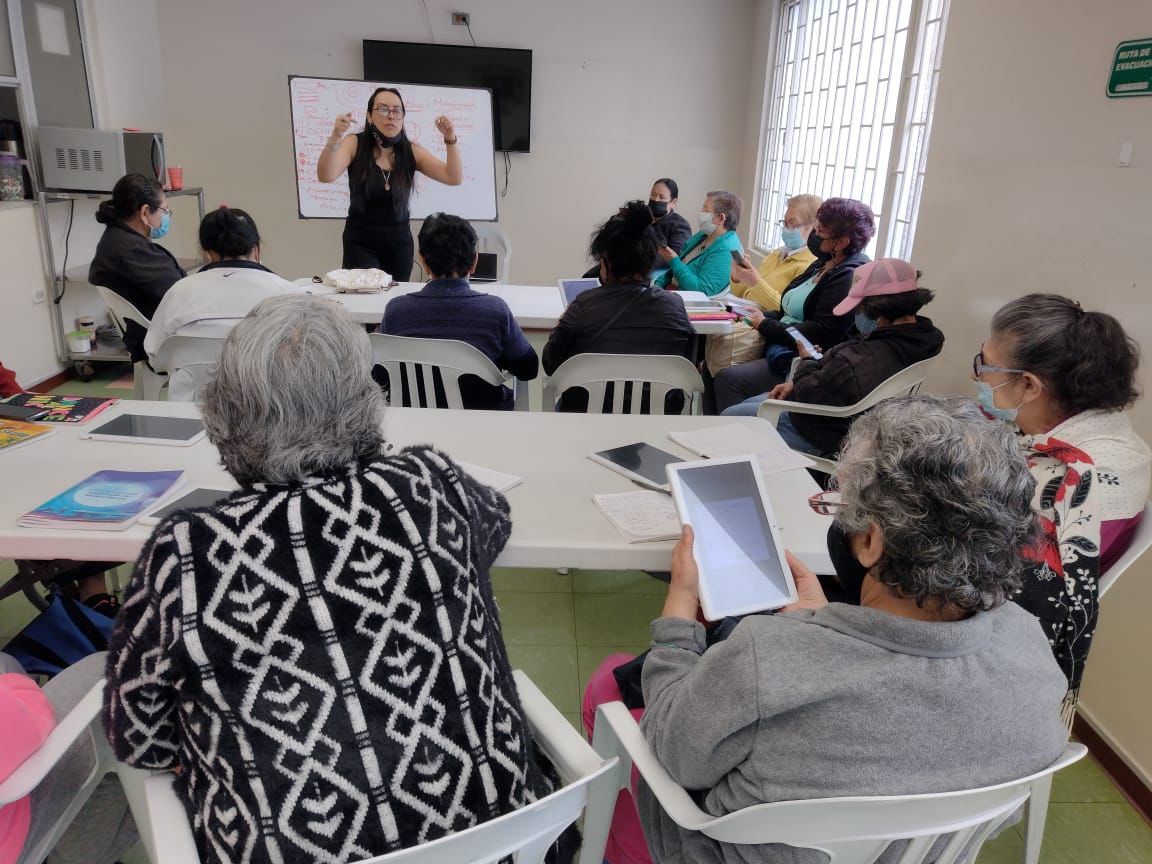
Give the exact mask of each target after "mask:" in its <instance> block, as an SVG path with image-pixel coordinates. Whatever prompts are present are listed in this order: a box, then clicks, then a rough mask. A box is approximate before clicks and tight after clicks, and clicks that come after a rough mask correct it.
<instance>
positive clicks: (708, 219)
mask: <svg viewBox="0 0 1152 864" xmlns="http://www.w3.org/2000/svg"><path fill="white" fill-rule="evenodd" d="M715 215H716V214H715V213H708V212H705V211H703V210H701V211H700V230H701V231H703V232H704V233H705V234H711V233H713V232H714V231H715V230H716V229H717V228H719V227H720V226H719V225H717V224H716V223H715V222H713V221H712V217H713V216H715Z"/></svg>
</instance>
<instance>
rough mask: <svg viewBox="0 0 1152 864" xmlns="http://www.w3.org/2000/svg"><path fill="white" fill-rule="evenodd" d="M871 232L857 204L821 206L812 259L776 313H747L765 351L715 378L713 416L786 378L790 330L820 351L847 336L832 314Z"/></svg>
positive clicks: (792, 349)
mask: <svg viewBox="0 0 1152 864" xmlns="http://www.w3.org/2000/svg"><path fill="white" fill-rule="evenodd" d="M875 232H876V217H875V216H874V215H873V213H872V208H871V207H869V206H868V205H867V204H865V203H864V202H862V201H856V200H854V199H852V198H829V199H828V200H826V201H825V202H824V203H823V204H821V205H820V209H819V210H817V211H816V227H815V228H813V229H812V233H811V234H809V235H808V248H809V250H811V252H812V254H813V255H815V256H816V260H815V261H814V262H813V263H812V264H811V265H809V267H808V269H807V270H805V271H804V272H803V273H801V274H800V275H799V276H798V277H796V278H795V279H794V280H792V282H790V283H789V284H788V287H787V288H785V289H784V294H783V295H782V297H781V302H780V311H779V312H769V313H767V314H760V313H758V312H755V311H753V312H752V313H751V314H749V316H748V322H749V323H750V324H751V325H752V326H753V327H755V328H756V329H757V330H758V331H759V332H760V335H761V336H763V337H764V341H765V342H767V343H768V351H767V354H766V356H765V357H764V359H762V360H752V361H750V362H748V363H741V364H739V365H738V366H732V367H730V368H728V369H724V370H723V371H721V372H720V374H719V375H717V376H716V381H715V385H714V395H715V399H716V410H717V412H720V413H723V412H724V411H725V409H727V408H730V407H732V406H734V405H738V404H740V403H741V402H743V401H745V400H746V399H750V398H751V397H754V396H758V395H760V394H766V393H767V392H768V391H769V390H771V389H772V388H773V387H775V386H776V385H777V384H779V383H780V382H782V381H783V380H784V379H785V378H786V377H787V376H788V369H789V367H790V366H791V364H792V359H793V358H794V357H796V355H797V352H798V345H797V343H796V340H795V339H794V338H793V337H792V336H791V335H790V334H789V333H788V329H789V328H792V327H794V328H795V329H796V330H798V331H800V333H802V334H803V335H804V337H805V338H806V339H807V340H808V341H809V342H811V343H812V344H813V345H819V346H822V347H823V348H825V349H828V348H831V347H832V346H833V345H837V344H839V343H840V342H843V341H844V340H845V339H846V338H847V337H848V332H849V330H851V329H852V316H851V315H837V314H836V312H835V309H836V306H837V305H839V303H840V302H841V301H842V300H843V299H844V298H845V297H847V296H848V289H849V288H851V287H852V274H853V271H855V269H856V268H857V267H859V266H860V265H861V264H865V263H867V262H868V261H869V260H870V259H869V258H868V256H867V255H865V254H864V248H865V247H866V246H867V245H868V243H869V242H870V241H871V240H872V235H873V234H874V233H875Z"/></svg>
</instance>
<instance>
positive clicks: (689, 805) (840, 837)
mask: <svg viewBox="0 0 1152 864" xmlns="http://www.w3.org/2000/svg"><path fill="white" fill-rule="evenodd" d="M592 746H593V747H594V748H595V750H596V752H597V753H599V754H600V755H601V756H602V757H603V758H605V759H611V758H613V757H616V758H618V759H619V760H620V762H619V764H618V765H617V767H616V774H615V776H616V778H617V780H618V781H619V784H620V787H619V788H620V789H628V788H630V786H631V777H632V766H633V765H635V767H636V768H637V770H639V772H640V775H641V776H642V777H643V778H644V781H645V783H647V785H648V787H649V789H651V791H652V793H653V794H654V795H655V797H656V799H657V801H659V803H660V806H661V807H662V808H663V810H664V812H665V813H666V814H667V815H668V816H669V817H671V818H672V820H673V821H674V822H676V824H677V825H679V826H680V827H682V828H684V829H686V830H689V831H699V832H701V833H703V834H705V835H707V836H708V837H711V838H712V839H714V840H717V841H720V842H724V843H742V844H749V843H783V844H787V845H789V846H798V847H801V848H814V849H819V850H821V851H823V852H825V853H826V854H828V855H829V856H830V858H831V862H832V864H871V862H874V861H875V860H876V859H877V857H879V855H880V854H881V853H882V852H883V851H884V850H885V849H886V848H887V847H888V845H889V844H890V843H892V842H894V841H899V840H910V841H911V842H910V843H909V844H908V846H907V848H906V849H905V850H904V853H903V854H902V855H901V857H900V858H899V859H898V864H923V862H924V861H925V859H926V857H927V855H928V853H929V852H930V850H931V849H932V846H933V844H935V843H936V841H937V840H938V839H939V838H940V837H941V836H944V835H949V834H951V835H952V838H951V839H950V840H949V841H948V843H947V844H946V845H945V847H944V850H943V852H941V853H940V855H939V857H937V858H936V859H935V861H936V864H955V862H957V861H958V860H960V859H959V856H960V855H961V853H962V852H964V851H965V850H966V849H969V847H970V844H971V847H970V848H971V852H972V853H973V858H974V857H975V853H976V852H978V851H979V849H980V847H981V846H982V845H983V844H984V841H985V840H987V839H988V837H989V836H990V835H991V834H992V832H993V831H995V830H996V829H997V828H998V827H1000V826H1001V825H1002V824H1003V823H1004V821H1005V820H1007V819H1008V818H1009V817H1010V816H1011V815H1012V814H1013V813H1015V812H1016V810H1018V809H1019V808H1020V806H1021V805H1022V804H1024V802H1025V801H1027V800H1028V795H1029V791H1030V789H1031V787H1032V783H1033V781H1034V780H1035V779H1036V778H1038V777H1051V775H1052V774H1053V773H1054V772H1056V771H1059V770H1060V769H1061V768H1064V767H1065V766H1068V765H1071V764H1072V763H1073V762H1076V761H1077V760H1079V759H1081V758H1083V756H1084V754H1085V753H1087V752H1088V750H1087V748H1086V747H1085V746H1084V745H1083V744H1077V743H1070V744H1068V746H1067V747H1066V748H1065V749H1064V753H1063V754H1062V755H1061V756H1060V758H1059V759H1057V760H1056V761H1055V762H1053V763H1052V764H1051V765H1049V766H1048V767H1047V768H1045V769H1043V770H1042V771H1038V772H1036V773H1035V774H1031V775H1029V776H1027V777H1021V778H1020V779H1019V780H1012V781H1009V782H1007V783H1000V784H997V785H995V786H986V787H984V788H982V789H965V790H961V791H958V792H938V793H933V794H928V795H887V796H877V797H853V798H824V799H815V800H807V801H780V802H777V803H774V804H757V805H755V806H752V807H746V808H744V809H743V810H737V811H735V812H733V813H728V814H727V815H724V816H713V815H711V814H710V813H706V812H704V811H703V810H701V809H700V808H699V807H698V806H697V805H696V802H695V801H694V800H693V799H692V797H691V796H690V795H689V794H688V793H687V792H686V791H685V790H684V789H683V788H682V787H680V786H679V785H678V784H677V783H676V782H675V781H674V780H672V778H671V777H669V776H668V772H666V771H665V770H664V768H663V767H662V766H661V765H660V763H659V761H658V760H657V759H656V757H655V756H654V755H653V753H652V751H651V749H650V748H649V747H648V742H647V741H646V740H645V739H644V735H643V733H641V731H640V727H639V726H638V725H637V724H636V721H635V720H634V719H633V718H632V715H631V713H629V711H628V709H627V708H625V707H624V704H623V703H622V702H610V703H607V704H604V705H601V706H599V708H598V709H597V716H596V732H595V735H594V738H593V741H592ZM614 805H615V796H610V797H609V799H608V801H607V802H602V801H599V800H598V801H595V802H593V803H592V805H590V807H589V810H588V817H589V818H590V819H592V820H593V824H594V825H595V826H596V827H597V828H599V827H600V826H601V824H602V823H601V820H600V814H599V812H598V809H599V808H600V807H606V808H607V809H608V810H609V812H611V809H612V808H613V807H614ZM1044 805H1045V806H1047V801H1045V802H1044ZM605 839H606V838H605ZM584 842H585V843H589V842H591V843H593V844H595V845H596V848H601V849H603V845H600V844H601V843H602V841H601V838H600V837H599V835H596V836H592V835H591V829H589V828H585V831H584ZM598 860H599V859H595V858H592V857H588V858H585V857H584V856H583V855H581V858H580V864H591V862H593V861H598Z"/></svg>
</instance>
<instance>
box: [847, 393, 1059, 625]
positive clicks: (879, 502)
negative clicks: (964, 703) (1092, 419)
mask: <svg viewBox="0 0 1152 864" xmlns="http://www.w3.org/2000/svg"><path fill="white" fill-rule="evenodd" d="M836 479H837V483H838V485H839V487H840V493H841V499H842V500H843V502H844V506H843V508H841V510H840V512H839V513H838V514H837V515H836V521H837V522H838V523H839V525H840V527H842V528H843V529H844V530H845V531H847V532H849V533H862V532H864V531H867V530H868V527H869V525H872V524H875V525H876V526H878V527H879V528H880V530H881V531H882V532H883V536H884V554H883V555H882V556H881V558H880V560H879V562H877V565H876V566H875V567H874V568H873V570H872V575H873V577H874V578H876V579H877V580H878V581H879V582H881V583H882V584H884V585H887V586H888V587H889V589H890V590H891V591H892V592H893V593H894V594H895V595H896V596H897V597H910V598H914V599H915V600H916V603H917V605H919V606H924V605H925V603H926V602H932V603H941V604H947V605H951V606H953V607H955V608H958V609H962V610H965V611H975V610H978V609H984V610H987V609H994V608H996V607H997V606H999V605H1001V604H1002V603H1004V602H1005V601H1007V600H1008V599H1009V598H1010V597H1011V596H1012V595H1013V594H1014V593H1015V592H1016V591H1017V589H1018V588H1019V587H1020V582H1021V571H1022V565H1023V560H1022V558H1021V552H1022V550H1023V549H1024V548H1025V547H1026V546H1028V545H1029V544H1031V543H1033V542H1035V541H1036V539H1037V537H1038V534H1037V530H1038V528H1037V522H1036V516H1035V514H1034V512H1033V510H1032V495H1033V491H1034V489H1035V486H1036V481H1035V480H1034V478H1033V477H1032V474H1031V473H1030V472H1029V470H1028V464H1027V462H1026V461H1025V459H1024V455H1023V452H1022V451H1021V449H1020V446H1019V444H1018V443H1017V442H1016V440H1015V436H1014V435H1013V434H1012V432H1011V431H1009V427H1008V425H1007V424H1006V423H998V422H992V421H989V420H988V419H987V418H986V417H984V415H983V414H981V413H980V410H979V409H978V408H977V407H976V405H975V404H974V403H973V402H971V401H970V400H968V399H959V398H944V397H937V396H906V397H900V398H894V399H888V400H885V401H884V402H881V403H880V404H879V405H877V406H876V407H875V408H873V409H872V410H871V411H870V412H868V413H867V414H865V415H864V416H863V417H861V418H860V419H858V420H857V421H856V422H855V423H854V424H853V425H852V428H851V430H850V431H849V433H848V437H847V439H846V440H845V444H844V447H843V449H842V451H841V456H840V468H839V470H838V471H837V477H836Z"/></svg>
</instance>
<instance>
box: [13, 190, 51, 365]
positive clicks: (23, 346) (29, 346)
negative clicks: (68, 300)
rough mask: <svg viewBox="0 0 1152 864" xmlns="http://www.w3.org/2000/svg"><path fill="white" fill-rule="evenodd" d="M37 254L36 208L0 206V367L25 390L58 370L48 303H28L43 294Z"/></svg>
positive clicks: (44, 288)
mask: <svg viewBox="0 0 1152 864" xmlns="http://www.w3.org/2000/svg"><path fill="white" fill-rule="evenodd" d="M41 249H42V247H41V245H40V214H39V213H38V212H37V210H36V207H35V205H33V204H4V205H0V362H2V363H3V364H4V365H5V366H7V367H8V368H9V369H11V370H12V371H14V372H15V373H16V376H17V377H16V380H17V381H19V382H20V384H21V385H22V386H24V387H28V386H30V385H32V384H35V383H37V382H39V381H42V380H44V379H45V378H49V377H51V376H52V375H55V374H56V372H58V371H59V369H60V364H59V363H58V362H57V360H56V347H55V342H54V341H53V340H54V337H53V335H52V319H51V318H50V317H49V314H50V309H51V305H50V302H43V303H34V302H33V295H34V294H35V292H36V291H43V292H45V293H47V291H48V283H47V280H46V279H45V278H44V263H43V255H42V252H41Z"/></svg>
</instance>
